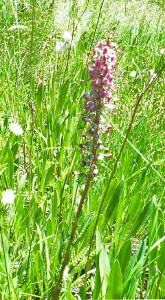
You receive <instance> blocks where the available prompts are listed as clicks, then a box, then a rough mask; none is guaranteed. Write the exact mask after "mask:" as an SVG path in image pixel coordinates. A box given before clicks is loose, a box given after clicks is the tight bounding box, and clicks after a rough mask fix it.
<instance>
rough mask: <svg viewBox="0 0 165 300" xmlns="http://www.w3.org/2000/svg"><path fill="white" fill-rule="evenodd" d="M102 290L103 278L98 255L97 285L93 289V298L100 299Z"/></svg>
mask: <svg viewBox="0 0 165 300" xmlns="http://www.w3.org/2000/svg"><path fill="white" fill-rule="evenodd" d="M100 291H101V278H100V270H99V255H97V257H96V275H95V287H94V290H93V299H98V297H99V294H100Z"/></svg>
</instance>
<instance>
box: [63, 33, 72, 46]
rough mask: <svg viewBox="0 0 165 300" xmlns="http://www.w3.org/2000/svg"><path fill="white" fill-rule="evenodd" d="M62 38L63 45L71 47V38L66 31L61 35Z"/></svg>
mask: <svg viewBox="0 0 165 300" xmlns="http://www.w3.org/2000/svg"><path fill="white" fill-rule="evenodd" d="M62 38H63V40H64V41H65V43H68V44H69V45H71V42H72V36H71V34H70V33H69V32H68V31H64V34H63V36H62Z"/></svg>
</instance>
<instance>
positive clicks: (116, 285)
mask: <svg viewBox="0 0 165 300" xmlns="http://www.w3.org/2000/svg"><path fill="white" fill-rule="evenodd" d="M122 291H123V280H122V273H121V268H120V264H119V261H118V260H116V261H115V263H114V265H113V267H112V269H111V273H110V275H109V278H108V287H107V292H106V299H122Z"/></svg>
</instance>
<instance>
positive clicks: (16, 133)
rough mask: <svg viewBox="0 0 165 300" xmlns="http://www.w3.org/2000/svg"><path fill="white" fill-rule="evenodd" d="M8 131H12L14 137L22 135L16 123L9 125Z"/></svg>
mask: <svg viewBox="0 0 165 300" xmlns="http://www.w3.org/2000/svg"><path fill="white" fill-rule="evenodd" d="M9 129H10V131H12V132H13V133H14V134H15V135H22V134H23V129H22V128H21V126H19V125H18V124H17V123H10V125H9Z"/></svg>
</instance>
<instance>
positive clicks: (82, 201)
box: [52, 100, 101, 300]
mask: <svg viewBox="0 0 165 300" xmlns="http://www.w3.org/2000/svg"><path fill="white" fill-rule="evenodd" d="M100 105H101V103H100V100H99V104H98V110H97V111H96V116H95V122H94V123H95V124H97V125H98V124H99V109H100V107H101V106H100ZM97 135H98V126H97V128H96V129H95V134H94V136H93V146H92V154H93V160H92V161H91V163H90V168H89V175H88V177H87V179H86V184H85V188H84V192H83V194H82V197H81V200H80V203H79V206H78V210H77V213H76V216H75V220H74V223H73V227H72V232H71V236H70V239H69V242H68V245H67V249H66V254H65V257H64V260H63V263H62V266H61V269H60V274H59V278H58V280H57V283H56V286H55V290H54V292H53V297H52V299H54V300H55V299H58V296H59V293H60V283H61V280H62V276H63V272H64V269H65V267H66V265H67V263H68V260H69V255H70V247H71V245H72V242H73V239H74V235H75V233H76V228H77V225H78V221H79V217H80V214H81V211H82V207H83V204H84V201H85V197H86V195H87V192H88V189H89V186H90V182H91V180H92V178H93V172H92V171H93V165H94V164H95V163H96V160H97V155H96V152H97V148H96V147H95V145H96V137H97Z"/></svg>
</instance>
